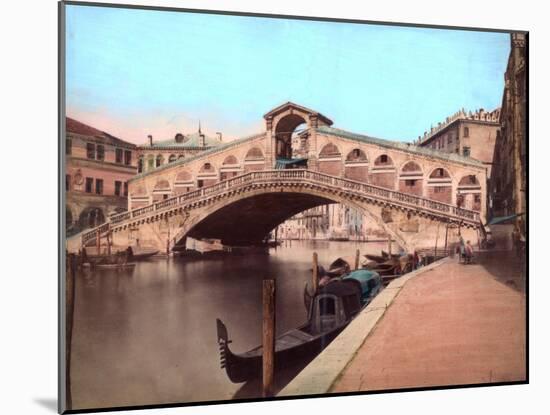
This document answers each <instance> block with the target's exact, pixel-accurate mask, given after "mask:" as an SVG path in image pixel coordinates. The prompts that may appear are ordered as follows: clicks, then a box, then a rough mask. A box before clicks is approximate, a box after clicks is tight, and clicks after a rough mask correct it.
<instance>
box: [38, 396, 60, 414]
mask: <svg viewBox="0 0 550 415" xmlns="http://www.w3.org/2000/svg"><path fill="white" fill-rule="evenodd" d="M34 402H35V403H37V404H38V405H40V406H42V407H44V408H46V409H48V410H50V411H52V412H55V413H57V399H55V398H35V399H34Z"/></svg>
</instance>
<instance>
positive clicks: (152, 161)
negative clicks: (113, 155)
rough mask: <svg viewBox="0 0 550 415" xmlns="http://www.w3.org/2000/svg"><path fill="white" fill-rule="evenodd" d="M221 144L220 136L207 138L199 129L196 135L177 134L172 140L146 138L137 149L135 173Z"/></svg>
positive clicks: (219, 134)
mask: <svg viewBox="0 0 550 415" xmlns="http://www.w3.org/2000/svg"><path fill="white" fill-rule="evenodd" d="M220 144H222V135H221V133H217V136H216V137H209V136H207V135H206V134H203V133H202V131H201V128H200V126H199V129H198V131H197V132H196V133H192V134H182V133H177V134H176V135H175V136H174V138H172V139H168V140H161V141H154V140H153V136H152V135H149V136H148V141H147V143H144V144H142V145H139V146H138V147H137V153H138V156H137V157H138V159H137V171H138V173H145V172H149V171H151V170H154V169H156V168H157V167H160V166H163V165H164V164H168V163H173V162H175V161H177V160H182V159H185V158H189V157H192V156H195V155H197V154H198V153H201V152H203V151H206V150H210V149H212V148H214V147H217V146H219V145H220Z"/></svg>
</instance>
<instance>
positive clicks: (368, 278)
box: [216, 270, 382, 383]
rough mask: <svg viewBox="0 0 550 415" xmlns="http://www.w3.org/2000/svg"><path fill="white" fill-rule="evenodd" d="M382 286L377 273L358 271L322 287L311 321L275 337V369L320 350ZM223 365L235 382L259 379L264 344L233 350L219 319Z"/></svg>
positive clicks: (312, 307) (311, 309) (311, 307)
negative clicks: (238, 352)
mask: <svg viewBox="0 0 550 415" xmlns="http://www.w3.org/2000/svg"><path fill="white" fill-rule="evenodd" d="M381 287H382V279H381V278H380V276H379V275H378V274H376V273H374V272H369V271H367V270H357V271H353V272H352V273H349V274H348V275H346V276H345V277H344V278H338V279H335V280H334V281H332V282H330V283H329V284H327V285H326V286H324V287H322V288H320V289H319V290H318V292H317V293H315V294H314V295H313V296H312V300H311V302H310V304H309V308H308V321H307V323H305V324H304V325H302V326H300V327H298V328H295V329H293V330H290V331H288V332H286V333H284V334H282V335H280V336H277V338H276V339H275V370H278V369H281V368H283V367H284V366H287V365H288V364H291V363H293V362H296V361H300V360H303V359H305V358H311V357H314V356H315V355H317V354H318V353H320V352H321V351H322V350H323V349H324V348H325V347H326V346H328V345H329V344H330V342H332V340H334V339H335V338H336V336H338V334H340V333H341V332H342V330H344V328H346V326H347V325H348V324H349V323H350V322H351V321H352V320H353V318H354V317H355V316H356V315H357V314H358V313H359V312H360V311H361V309H362V308H363V307H365V306H366V305H367V304H368V303H369V301H370V300H371V299H372V298H373V297H374V295H376V294H377V293H378V292H379V291H380V289H381ZM216 325H217V334H218V345H219V348H220V358H221V367H222V369H225V370H226V372H227V376H228V377H229V379H230V380H231V381H232V382H234V383H240V382H245V381H248V380H250V379H255V378H259V377H260V376H261V374H262V352H263V349H262V346H258V347H255V348H254V349H252V350H249V351H247V352H245V353H241V354H236V353H233V352H232V351H231V349H230V348H229V344H230V343H231V340H229V335H228V331H227V327H226V326H225V324H224V323H223V322H222V321H221V320H220V319H216Z"/></svg>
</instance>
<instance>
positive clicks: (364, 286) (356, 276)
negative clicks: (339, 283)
mask: <svg viewBox="0 0 550 415" xmlns="http://www.w3.org/2000/svg"><path fill="white" fill-rule="evenodd" d="M343 281H357V282H359V284H360V285H361V299H362V300H363V301H365V300H366V299H367V298H368V297H369V295H370V294H371V292H372V290H373V289H375V288H376V287H377V286H378V285H380V284H381V279H380V275H379V274H378V273H377V272H375V271H370V270H367V269H358V270H356V271H352V272H350V273H349V274H348V275H346V276H345V277H344V278H343Z"/></svg>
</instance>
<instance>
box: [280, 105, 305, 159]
mask: <svg viewBox="0 0 550 415" xmlns="http://www.w3.org/2000/svg"><path fill="white" fill-rule="evenodd" d="M303 124H306V125H307V120H306V117H304V116H302V115H300V114H297V113H290V114H287V115H285V116H283V117H282V118H281V119H279V120H278V121H277V123H276V124H275V126H274V130H275V132H274V134H275V155H276V158H284V159H291V158H293V154H292V153H293V151H292V135H293V133H294V132H295V131H296V129H297V128H298V127H299V126H301V125H303Z"/></svg>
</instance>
